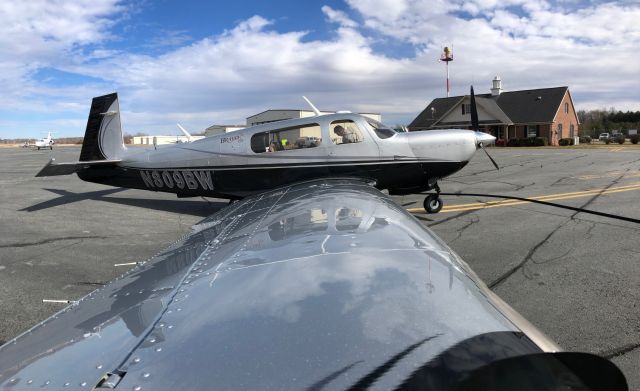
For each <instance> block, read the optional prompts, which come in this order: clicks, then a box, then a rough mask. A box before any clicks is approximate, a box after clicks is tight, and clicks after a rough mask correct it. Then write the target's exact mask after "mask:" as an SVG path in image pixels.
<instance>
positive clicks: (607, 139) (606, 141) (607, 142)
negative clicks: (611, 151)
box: [604, 137, 611, 145]
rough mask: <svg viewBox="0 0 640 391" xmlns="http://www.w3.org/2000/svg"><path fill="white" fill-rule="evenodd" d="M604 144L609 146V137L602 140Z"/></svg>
mask: <svg viewBox="0 0 640 391" xmlns="http://www.w3.org/2000/svg"><path fill="white" fill-rule="evenodd" d="M604 143H605V144H607V145H609V144H610V143H611V137H607V138H606V139H604Z"/></svg>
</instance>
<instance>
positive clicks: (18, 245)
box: [0, 235, 107, 248]
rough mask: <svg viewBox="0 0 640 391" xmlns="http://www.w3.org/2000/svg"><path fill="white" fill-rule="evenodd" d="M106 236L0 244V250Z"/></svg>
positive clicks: (97, 237) (65, 237)
mask: <svg viewBox="0 0 640 391" xmlns="http://www.w3.org/2000/svg"><path fill="white" fill-rule="evenodd" d="M106 238H107V237H106V236H97V235H94V236H63V237H60V238H49V239H43V240H38V241H35V242H25V243H8V244H0V248H20V247H30V246H40V245H43V244H49V243H55V242H61V241H65V240H77V239H106Z"/></svg>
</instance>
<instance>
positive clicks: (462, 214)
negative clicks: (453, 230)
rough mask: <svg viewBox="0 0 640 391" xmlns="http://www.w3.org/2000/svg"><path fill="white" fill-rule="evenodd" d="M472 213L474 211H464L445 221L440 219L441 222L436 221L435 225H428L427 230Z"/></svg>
mask: <svg viewBox="0 0 640 391" xmlns="http://www.w3.org/2000/svg"><path fill="white" fill-rule="evenodd" d="M473 212H475V210H465V211H464V212H460V213H458V214H457V215H453V216H450V217H447V218H446V219H442V220H440V221H436V222H435V223H433V224H429V228H431V227H435V226H436V225H440V224H442V223H446V222H448V221H451V220H455V219H457V218H458V217H462V216H466V215H468V214H469V213H473Z"/></svg>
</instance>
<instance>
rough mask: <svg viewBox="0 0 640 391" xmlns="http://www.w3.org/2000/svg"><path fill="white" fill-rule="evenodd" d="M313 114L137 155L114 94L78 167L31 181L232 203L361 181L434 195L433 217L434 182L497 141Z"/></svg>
mask: <svg viewBox="0 0 640 391" xmlns="http://www.w3.org/2000/svg"><path fill="white" fill-rule="evenodd" d="M305 99H306V98H305ZM309 103H310V102H309ZM311 106H312V108H313V109H314V111H315V112H316V116H315V117H310V118H302V119H289V120H283V121H278V122H272V123H267V124H262V125H257V126H252V127H248V128H245V129H241V130H237V131H234V132H232V133H227V134H222V135H216V136H212V137H208V138H205V139H201V140H197V141H193V142H189V143H178V144H175V145H169V146H161V147H154V148H151V149H139V148H127V147H126V146H125V145H124V143H123V139H122V130H121V122H120V110H119V105H118V96H117V94H116V93H113V94H110V95H105V96H101V97H97V98H94V99H93V102H92V104H91V111H90V114H89V120H88V122H87V129H86V133H85V137H84V143H83V145H82V150H81V152H80V159H79V161H78V162H73V163H56V162H55V161H54V160H51V161H50V162H49V164H47V165H46V166H45V167H44V168H43V169H42V170H41V171H40V172H39V173H38V174H37V176H50V175H65V174H71V173H77V174H78V176H79V177H80V178H81V179H83V180H85V181H89V182H96V183H101V184H106V185H112V186H119V187H127V188H135V189H146V190H153V191H163V192H170V193H176V194H177V195H178V196H179V197H191V196H211V197H218V198H229V199H240V198H244V197H246V196H249V195H252V194H257V193H260V192H263V191H266V190H269V189H273V188H275V187H278V186H284V185H287V184H291V183H296V182H298V181H301V180H310V179H316V178H330V177H347V178H362V179H365V180H369V181H371V182H372V183H374V184H375V187H376V188H378V189H388V191H389V193H390V194H409V193H417V192H422V191H427V190H432V189H435V190H436V192H437V194H430V195H428V196H427V197H426V198H425V200H424V207H425V209H426V210H427V212H429V213H437V212H438V211H440V209H441V208H442V200H441V199H440V197H439V193H440V188H439V187H438V180H439V179H441V178H444V177H447V176H449V175H451V174H453V173H455V172H456V171H458V170H460V169H461V168H462V167H464V166H465V165H466V164H467V163H468V162H469V160H470V159H471V158H472V157H473V155H474V154H475V152H476V150H477V149H478V148H482V147H483V146H484V144H488V143H492V142H494V141H495V138H494V137H493V136H491V135H489V134H486V133H482V132H478V131H471V130H464V129H449V130H434V131H429V132H396V131H394V130H392V129H391V128H389V127H387V126H385V125H383V124H381V123H379V122H377V121H375V120H372V119H369V118H367V117H364V116H361V115H358V114H353V113H350V112H338V113H337V114H326V115H320V112H319V111H318V110H317V109H316V108H315V107H314V106H313V105H311ZM475 118H476V122H475V123H476V124H477V115H476V117H475ZM475 129H477V127H476V128H475ZM494 164H495V162H494ZM496 167H497V165H496Z"/></svg>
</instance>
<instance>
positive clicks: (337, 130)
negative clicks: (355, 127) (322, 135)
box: [333, 125, 344, 137]
mask: <svg viewBox="0 0 640 391" xmlns="http://www.w3.org/2000/svg"><path fill="white" fill-rule="evenodd" d="M333 133H335V134H337V135H338V136H341V137H342V136H344V128H343V127H342V126H341V125H338V126H336V127H335V128H333Z"/></svg>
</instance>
